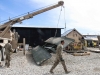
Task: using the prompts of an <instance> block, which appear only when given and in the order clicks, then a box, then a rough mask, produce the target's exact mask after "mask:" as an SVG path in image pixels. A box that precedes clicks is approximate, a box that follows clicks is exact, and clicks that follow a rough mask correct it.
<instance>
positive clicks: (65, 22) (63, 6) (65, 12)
mask: <svg viewBox="0 0 100 75" xmlns="http://www.w3.org/2000/svg"><path fill="white" fill-rule="evenodd" d="M63 8H64V21H65V31H66V18H65V17H66V12H65V7H64V6H63Z"/></svg>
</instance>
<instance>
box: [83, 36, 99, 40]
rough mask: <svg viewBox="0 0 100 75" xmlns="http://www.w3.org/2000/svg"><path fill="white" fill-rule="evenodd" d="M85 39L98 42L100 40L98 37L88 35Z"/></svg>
mask: <svg viewBox="0 0 100 75" xmlns="http://www.w3.org/2000/svg"><path fill="white" fill-rule="evenodd" d="M84 39H85V40H98V38H97V36H96V35H94V36H89V35H88V36H85V37H84Z"/></svg>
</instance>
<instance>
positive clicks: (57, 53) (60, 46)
mask: <svg viewBox="0 0 100 75" xmlns="http://www.w3.org/2000/svg"><path fill="white" fill-rule="evenodd" d="M62 50H63V47H62V45H61V44H59V45H58V46H57V50H56V60H55V62H54V64H53V66H52V68H51V69H50V72H53V69H54V68H55V67H56V66H57V65H58V64H59V62H61V64H62V66H63V68H64V70H65V72H67V68H66V65H65V61H64V59H63V58H62V55H61V53H62Z"/></svg>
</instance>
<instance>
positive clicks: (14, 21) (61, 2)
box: [0, 1, 64, 37]
mask: <svg viewBox="0 0 100 75" xmlns="http://www.w3.org/2000/svg"><path fill="white" fill-rule="evenodd" d="M63 4H64V2H63V1H59V2H58V4H55V5H52V6H49V7H47V8H44V9H41V10H38V11H35V12H32V13H28V14H27V15H25V16H22V17H19V18H15V19H12V20H9V21H8V22H6V23H4V24H3V25H1V26H0V29H3V28H5V29H4V30H3V31H2V33H0V37H3V36H4V35H5V34H6V32H7V31H8V30H9V27H11V25H13V24H15V23H19V22H21V21H23V20H26V19H30V18H33V16H35V15H38V14H40V13H43V12H46V11H48V10H51V9H54V8H56V7H59V6H62V5H63Z"/></svg>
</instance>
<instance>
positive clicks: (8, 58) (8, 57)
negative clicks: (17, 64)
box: [5, 54, 10, 67]
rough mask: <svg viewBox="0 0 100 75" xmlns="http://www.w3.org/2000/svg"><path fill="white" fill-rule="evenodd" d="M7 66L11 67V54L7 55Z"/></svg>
mask: <svg viewBox="0 0 100 75" xmlns="http://www.w3.org/2000/svg"><path fill="white" fill-rule="evenodd" d="M5 66H7V67H9V66H10V54H6V63H5Z"/></svg>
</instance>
